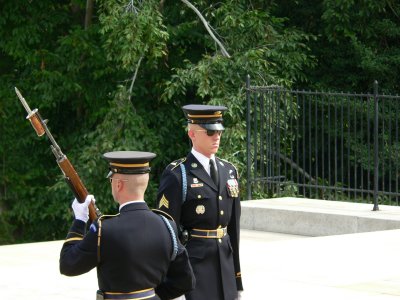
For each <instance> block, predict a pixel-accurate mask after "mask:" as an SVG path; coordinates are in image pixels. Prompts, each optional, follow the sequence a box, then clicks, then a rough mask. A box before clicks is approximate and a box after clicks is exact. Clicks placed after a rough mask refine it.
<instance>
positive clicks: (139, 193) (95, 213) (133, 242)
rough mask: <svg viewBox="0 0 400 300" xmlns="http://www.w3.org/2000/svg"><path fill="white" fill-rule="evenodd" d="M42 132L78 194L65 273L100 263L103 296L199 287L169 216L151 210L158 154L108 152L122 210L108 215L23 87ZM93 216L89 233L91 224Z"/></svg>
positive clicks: (165, 295) (167, 293)
mask: <svg viewBox="0 0 400 300" xmlns="http://www.w3.org/2000/svg"><path fill="white" fill-rule="evenodd" d="M15 91H16V93H17V95H18V98H19V99H20V100H21V103H22V104H23V106H24V107H25V109H26V111H27V113H28V116H27V119H28V120H29V121H30V122H31V124H32V126H33V128H34V129H35V131H36V133H37V135H38V136H43V135H44V134H46V135H47V137H48V138H49V140H50V141H51V144H52V145H51V149H52V151H53V154H54V155H55V157H56V160H57V163H58V165H59V167H60V169H61V170H62V172H63V174H64V178H65V179H66V181H67V183H68V184H69V186H70V188H71V190H72V191H73V192H74V194H75V199H74V201H73V203H72V209H73V211H74V215H75V219H74V221H73V223H72V226H71V229H70V231H69V232H68V235H67V239H66V241H65V242H64V245H63V247H62V249H61V253H60V272H61V273H62V274H64V275H67V276H75V275H80V274H83V273H86V272H88V271H90V270H91V269H93V268H95V267H97V277H98V284H99V290H98V291H97V299H98V300H101V299H171V298H174V297H178V296H180V295H182V294H184V293H186V292H188V291H190V290H191V289H193V288H194V286H195V278H194V274H193V270H192V268H191V265H190V263H189V258H188V254H187V252H186V249H185V248H184V247H183V245H182V244H181V243H180V241H179V239H178V238H177V236H178V231H177V227H176V225H175V223H174V221H173V220H172V217H170V216H169V215H168V214H166V213H163V212H162V211H156V210H155V211H154V212H157V213H158V214H157V213H154V212H153V211H151V210H149V208H148V206H147V204H146V202H145V201H144V194H145V191H146V188H147V184H148V181H149V174H148V173H149V172H150V161H151V160H152V159H153V158H154V157H155V156H156V155H155V154H154V153H149V152H138V151H117V152H109V153H106V154H104V158H105V159H106V160H107V161H108V162H109V166H110V172H109V174H108V176H107V177H108V178H109V180H110V183H111V190H112V195H113V197H114V200H115V201H116V202H118V204H119V214H117V215H114V216H105V215H103V214H102V213H101V212H100V210H99V209H98V208H97V207H96V204H95V200H94V197H93V196H92V195H90V194H89V193H88V191H87V190H86V187H85V186H84V185H83V183H82V181H81V180H80V178H79V176H78V174H77V172H76V171H75V169H74V167H73V166H72V164H71V162H70V161H69V160H68V158H67V157H66V155H64V154H63V153H62V151H61V149H60V147H59V146H58V144H57V143H56V141H55V140H54V138H53V136H52V135H51V133H50V130H49V129H48V128H47V125H46V124H47V122H46V121H44V120H43V119H42V117H41V116H40V114H39V112H38V110H37V109H34V110H31V109H30V107H29V105H28V103H27V102H26V101H25V99H24V98H23V97H22V95H21V93H20V92H19V90H18V89H17V88H15ZM88 220H90V221H91V222H92V223H91V225H90V228H89V231H88V232H87V233H86V232H85V231H86V223H87V221H88Z"/></svg>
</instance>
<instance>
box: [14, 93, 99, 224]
mask: <svg viewBox="0 0 400 300" xmlns="http://www.w3.org/2000/svg"><path fill="white" fill-rule="evenodd" d="M15 92H16V93H17V96H18V98H19V100H20V101H21V103H22V105H23V106H24V107H25V110H26V111H27V113H28V116H27V117H26V118H27V119H28V120H29V121H30V122H31V124H32V126H33V128H34V129H35V131H36V134H37V135H38V136H43V135H44V134H45V133H46V135H47V137H48V138H49V139H50V141H51V143H52V145H50V148H51V150H52V151H53V154H54V156H55V157H56V159H57V164H58V166H59V167H60V169H61V171H62V172H63V174H64V178H65V180H66V181H67V183H68V185H69V187H70V189H71V190H72V192H73V193H74V195H75V198H76V199H77V200H78V202H79V203H83V202H85V199H86V197H87V195H89V193H88V191H87V189H86V187H85V185H84V184H83V182H82V180H81V179H80V177H79V175H78V173H77V172H76V171H75V168H74V167H73V165H72V164H71V162H70V161H69V159H68V158H67V156H66V155H65V154H64V153H62V151H61V148H60V147H59V146H58V144H57V143H56V141H55V140H54V138H53V136H52V134H51V133H50V130H49V129H48V127H47V125H46V123H47V120H43V119H42V117H41V116H40V114H39V111H38V110H37V109H34V110H31V109H30V107H29V105H28V103H27V102H26V101H25V99H24V97H22V95H21V93H20V92H19V90H18V89H17V88H15ZM101 215H102V214H101V212H100V210H99V209H98V208H97V206H96V204H95V203H93V202H91V203H90V204H89V219H90V221H93V220H95V219H97V218H98V217H100V216H101Z"/></svg>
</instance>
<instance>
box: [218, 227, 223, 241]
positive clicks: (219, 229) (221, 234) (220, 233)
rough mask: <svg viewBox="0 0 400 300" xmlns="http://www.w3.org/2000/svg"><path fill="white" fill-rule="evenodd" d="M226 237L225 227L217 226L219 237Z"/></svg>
mask: <svg viewBox="0 0 400 300" xmlns="http://www.w3.org/2000/svg"><path fill="white" fill-rule="evenodd" d="M223 237H224V229H223V228H217V238H219V239H221V238H223Z"/></svg>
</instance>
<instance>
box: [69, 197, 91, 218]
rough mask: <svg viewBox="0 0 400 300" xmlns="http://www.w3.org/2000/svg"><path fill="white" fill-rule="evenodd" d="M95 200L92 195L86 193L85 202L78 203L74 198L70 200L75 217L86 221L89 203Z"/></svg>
mask: <svg viewBox="0 0 400 300" xmlns="http://www.w3.org/2000/svg"><path fill="white" fill-rule="evenodd" d="M92 201H93V203H94V202H96V200H95V199H94V196H93V195H87V196H86V199H85V202H83V203H79V202H78V200H76V198H75V199H74V202H72V210H73V211H74V215H75V219H77V220H81V221H83V222H85V223H86V222H87V221H88V220H89V204H90V203H91V202H92Z"/></svg>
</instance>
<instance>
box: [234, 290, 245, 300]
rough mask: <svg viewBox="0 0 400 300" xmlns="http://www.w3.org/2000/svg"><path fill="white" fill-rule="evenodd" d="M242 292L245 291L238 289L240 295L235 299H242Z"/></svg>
mask: <svg viewBox="0 0 400 300" xmlns="http://www.w3.org/2000/svg"><path fill="white" fill-rule="evenodd" d="M242 292H243V291H238V296H237V298H235V300H240V299H242Z"/></svg>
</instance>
